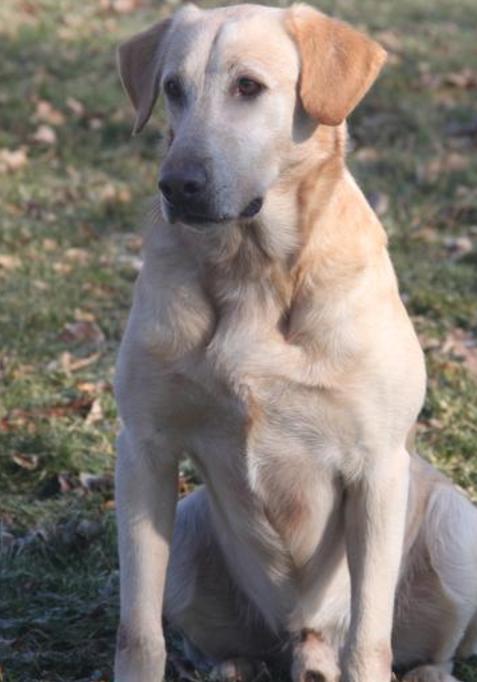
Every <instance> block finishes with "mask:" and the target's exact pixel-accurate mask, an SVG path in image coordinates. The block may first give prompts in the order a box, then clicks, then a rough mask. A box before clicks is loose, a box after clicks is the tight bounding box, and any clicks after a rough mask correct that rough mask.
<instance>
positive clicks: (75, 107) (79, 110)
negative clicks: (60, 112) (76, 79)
mask: <svg viewBox="0 0 477 682" xmlns="http://www.w3.org/2000/svg"><path fill="white" fill-rule="evenodd" d="M66 106H67V107H68V109H70V110H71V111H72V112H73V113H74V114H76V116H83V114H84V111H85V110H84V104H82V103H81V102H80V101H79V100H78V99H75V98H74V97H68V98H67V99H66Z"/></svg>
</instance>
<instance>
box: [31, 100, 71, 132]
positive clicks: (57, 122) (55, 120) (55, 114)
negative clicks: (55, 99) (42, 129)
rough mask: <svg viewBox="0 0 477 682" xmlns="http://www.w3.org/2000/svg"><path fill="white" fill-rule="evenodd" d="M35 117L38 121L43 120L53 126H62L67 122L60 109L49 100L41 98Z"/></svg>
mask: <svg viewBox="0 0 477 682" xmlns="http://www.w3.org/2000/svg"><path fill="white" fill-rule="evenodd" d="M35 118H36V119H37V120H38V121H43V122H44V123H48V124H49V125H52V126H61V125H63V124H64V122H65V117H64V115H63V113H62V112H61V111H59V109H55V107H54V106H53V105H52V104H51V102H47V101H46V100H39V101H38V103H37V105H36V112H35Z"/></svg>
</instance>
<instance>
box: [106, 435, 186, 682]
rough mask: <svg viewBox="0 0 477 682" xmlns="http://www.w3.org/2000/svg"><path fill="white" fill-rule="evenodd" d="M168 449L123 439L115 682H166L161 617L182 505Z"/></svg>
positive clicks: (151, 442) (151, 441)
mask: <svg viewBox="0 0 477 682" xmlns="http://www.w3.org/2000/svg"><path fill="white" fill-rule="evenodd" d="M163 448H167V444H166V443H160V442H158V439H157V438H156V437H155V438H151V439H145V440H140V441H139V440H138V439H137V438H133V437H131V435H130V434H129V433H128V432H127V430H125V431H123V432H122V433H121V435H120V437H119V439H118V462H117V468H116V503H117V519H118V540H119V560H120V572H121V620H120V625H119V629H118V638H117V648H116V661H115V682H160V681H161V680H162V678H163V675H164V668H165V658H166V654H165V646H164V638H163V633H162V624H161V615H162V601H163V592H164V583H165V576H166V569H167V562H168V557H169V544H170V538H171V535H172V528H173V524H174V514H175V508H176V502H177V465H176V462H175V461H174V459H172V458H171V457H170V452H168V451H167V450H164V449H163Z"/></svg>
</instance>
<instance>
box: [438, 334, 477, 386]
mask: <svg viewBox="0 0 477 682" xmlns="http://www.w3.org/2000/svg"><path fill="white" fill-rule="evenodd" d="M442 352H443V353H445V354H446V355H450V356H451V357H452V358H453V359H454V360H458V361H459V362H462V363H463V364H464V366H465V367H466V369H468V371H469V372H470V373H471V374H472V375H473V376H474V377H477V340H476V339H475V338H474V337H473V336H472V335H471V334H470V333H469V332H467V331H465V329H461V328H459V327H457V328H456V329H453V330H452V331H451V332H449V334H448V335H447V336H446V339H445V341H444V344H443V346H442Z"/></svg>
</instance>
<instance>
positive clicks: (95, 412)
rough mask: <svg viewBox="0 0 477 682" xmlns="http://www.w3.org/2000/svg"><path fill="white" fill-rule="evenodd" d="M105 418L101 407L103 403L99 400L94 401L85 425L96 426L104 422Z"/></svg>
mask: <svg viewBox="0 0 477 682" xmlns="http://www.w3.org/2000/svg"><path fill="white" fill-rule="evenodd" d="M103 418H104V414H103V408H102V407H101V401H100V399H99V398H95V399H94V400H93V404H92V405H91V409H90V411H89V412H88V414H87V415H86V419H85V424H96V423H97V422H100V421H102V420H103Z"/></svg>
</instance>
